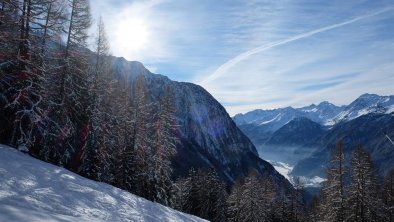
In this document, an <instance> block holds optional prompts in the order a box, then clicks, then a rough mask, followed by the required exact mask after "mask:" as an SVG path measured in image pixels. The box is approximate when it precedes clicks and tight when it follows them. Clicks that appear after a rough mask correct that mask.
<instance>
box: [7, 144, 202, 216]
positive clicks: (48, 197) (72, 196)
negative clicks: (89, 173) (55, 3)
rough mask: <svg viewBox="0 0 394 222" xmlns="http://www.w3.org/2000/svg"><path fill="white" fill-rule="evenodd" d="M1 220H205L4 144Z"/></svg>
mask: <svg viewBox="0 0 394 222" xmlns="http://www.w3.org/2000/svg"><path fill="white" fill-rule="evenodd" d="M0 221H4V222H6V221H95V222H96V221H204V220H203V219H200V218H198V217H195V216H191V215H188V214H184V213H181V212H178V211H176V210H173V209H171V208H168V207H165V206H162V205H160V204H157V203H153V202H151V201H148V200H145V199H143V198H141V197H138V196H135V195H133V194H131V193H129V192H126V191H123V190H121V189H118V188H116V187H113V186H111V185H108V184H105V183H99V182H95V181H92V180H89V179H86V178H83V177H81V176H79V175H77V174H75V173H72V172H70V171H68V170H66V169H64V168H61V167H57V166H54V165H51V164H49V163H45V162H42V161H40V160H37V159H34V158H32V157H30V156H28V155H26V154H23V153H21V152H19V151H17V150H15V149H12V148H9V147H7V146H4V145H0Z"/></svg>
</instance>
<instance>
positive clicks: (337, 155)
mask: <svg viewBox="0 0 394 222" xmlns="http://www.w3.org/2000/svg"><path fill="white" fill-rule="evenodd" d="M326 173H327V181H325V182H324V185H323V187H322V189H321V191H322V195H323V203H322V204H323V205H324V208H323V209H324V211H325V212H324V220H325V221H344V220H345V218H346V217H345V201H346V200H345V173H346V170H345V155H344V146H343V143H342V141H337V143H336V146H335V149H334V150H333V152H332V154H331V159H330V162H329V164H328V167H327V171H326Z"/></svg>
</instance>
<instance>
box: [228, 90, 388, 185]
mask: <svg viewBox="0 0 394 222" xmlns="http://www.w3.org/2000/svg"><path fill="white" fill-rule="evenodd" d="M393 112H394V96H379V95H376V94H363V95H361V96H360V97H358V98H357V99H356V100H354V101H353V102H352V103H350V104H349V105H345V106H335V105H333V104H331V103H328V102H322V103H320V104H319V105H314V104H312V105H310V106H306V107H302V108H292V107H287V108H281V109H275V110H255V111H251V112H248V113H246V114H237V115H236V116H234V118H233V119H234V121H235V122H236V123H237V125H238V126H239V127H240V129H242V131H243V132H244V133H245V134H246V135H248V136H249V137H250V139H251V140H252V141H253V143H254V144H255V145H256V147H257V150H258V152H259V154H260V156H261V157H263V158H265V159H267V160H270V161H276V162H282V163H285V164H289V166H290V167H294V168H293V169H292V170H291V173H290V174H291V175H293V176H304V177H308V178H314V177H316V176H318V177H322V176H324V167H325V163H326V162H327V160H328V158H329V156H330V152H331V149H332V148H333V147H334V146H335V142H336V141H337V140H338V139H343V140H344V142H345V145H346V146H347V152H348V153H347V156H348V157H349V158H350V156H351V152H352V150H353V148H354V147H355V146H356V145H357V144H358V143H360V144H362V145H364V146H365V147H366V148H367V149H368V150H369V151H370V152H371V154H372V157H373V159H374V161H375V162H376V163H375V165H376V166H377V168H378V171H379V173H380V174H381V175H383V174H384V173H385V172H386V171H387V170H388V169H389V168H391V167H392V166H394V156H393V155H391V154H390V152H389V151H390V150H391V149H392V148H394V147H392V146H390V145H391V144H390V143H389V141H388V139H387V138H385V136H384V134H383V133H382V132H383V131H387V132H392V129H393V128H390V127H392V126H393V125H394V123H393V118H392V113H393ZM274 115H276V116H280V117H282V118H272V116H274ZM270 118H272V119H271V121H269V120H267V119H270ZM272 126H275V127H272ZM348 161H349V159H348Z"/></svg>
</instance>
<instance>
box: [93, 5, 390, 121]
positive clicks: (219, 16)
mask: <svg viewBox="0 0 394 222" xmlns="http://www.w3.org/2000/svg"><path fill="white" fill-rule="evenodd" d="M90 1H91V9H92V14H93V17H94V18H95V19H96V20H97V18H98V17H99V16H100V15H101V16H102V17H103V20H104V22H105V25H106V29H107V35H108V37H109V41H110V45H111V52H112V54H113V55H115V56H119V57H124V58H126V59H127V60H130V61H135V60H136V61H140V62H142V63H143V64H144V65H145V66H146V67H147V68H148V69H149V70H150V71H151V72H153V73H159V74H163V75H166V76H168V77H170V78H171V79H172V80H176V81H186V82H192V83H195V84H199V85H201V86H203V87H204V88H205V89H206V90H207V91H208V92H209V93H211V94H212V95H213V96H214V97H215V98H216V99H217V100H218V101H219V102H220V103H221V104H222V105H223V106H224V107H225V108H226V110H227V112H228V113H229V114H230V115H235V114H237V113H245V112H247V111H251V110H254V109H273V108H279V107H285V106H294V107H301V106H306V105H309V104H311V103H315V104H317V103H320V102H322V101H330V102H332V103H334V104H337V105H343V104H348V103H350V102H351V101H353V100H354V99H356V98H357V97H358V96H359V95H361V94H363V93H377V94H380V95H393V94H394V1H393V0H346V1H343V0H330V1H327V0H297V1H294V0H215V1H212V0H90Z"/></svg>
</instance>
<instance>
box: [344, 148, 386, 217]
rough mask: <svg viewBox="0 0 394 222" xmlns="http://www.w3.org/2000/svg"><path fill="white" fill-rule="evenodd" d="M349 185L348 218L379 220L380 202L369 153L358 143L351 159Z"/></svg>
mask: <svg viewBox="0 0 394 222" xmlns="http://www.w3.org/2000/svg"><path fill="white" fill-rule="evenodd" d="M351 178H352V180H351V184H350V187H349V201H348V202H349V220H351V221H380V217H381V213H380V212H379V211H380V209H381V207H382V206H381V204H380V201H379V199H378V193H377V181H376V177H375V175H374V168H373V163H372V160H371V156H370V155H369V153H368V152H367V151H366V150H364V148H362V146H361V145H358V146H357V147H356V149H355V150H354V152H353V158H352V161H351Z"/></svg>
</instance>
